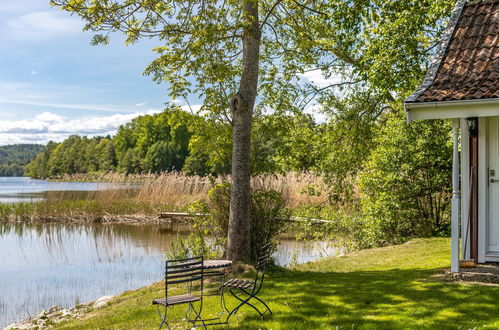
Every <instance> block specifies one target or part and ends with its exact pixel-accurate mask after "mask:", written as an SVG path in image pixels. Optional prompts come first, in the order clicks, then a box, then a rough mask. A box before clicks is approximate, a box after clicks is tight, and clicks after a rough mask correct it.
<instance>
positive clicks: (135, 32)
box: [51, 0, 453, 259]
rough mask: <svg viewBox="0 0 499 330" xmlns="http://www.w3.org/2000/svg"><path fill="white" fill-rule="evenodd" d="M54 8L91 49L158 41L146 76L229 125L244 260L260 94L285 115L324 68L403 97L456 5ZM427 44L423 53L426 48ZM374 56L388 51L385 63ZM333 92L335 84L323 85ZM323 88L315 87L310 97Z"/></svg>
mask: <svg viewBox="0 0 499 330" xmlns="http://www.w3.org/2000/svg"><path fill="white" fill-rule="evenodd" d="M51 3H52V4H53V5H55V6H59V7H61V8H62V9H63V10H66V11H69V12H71V13H76V14H77V15H79V16H80V17H81V18H82V19H83V20H84V21H85V22H86V23H87V24H86V29H87V30H92V31H95V32H97V33H98V34H96V35H95V37H94V39H93V42H94V43H95V44H97V43H107V42H108V41H109V39H108V37H109V34H108V32H109V31H111V32H112V31H121V32H123V33H124V34H125V35H126V37H127V40H126V42H127V43H133V42H136V41H138V40H139V39H140V38H142V37H149V38H157V40H159V41H160V42H161V45H160V46H159V47H157V48H156V49H155V51H156V52H157V53H158V58H157V59H156V60H154V61H153V62H152V63H151V65H149V67H148V68H147V69H146V73H148V74H152V75H153V77H154V79H155V80H156V81H158V82H167V83H168V84H169V91H170V95H171V96H172V97H174V98H179V97H180V98H181V97H184V98H186V97H187V95H188V94H192V93H194V94H197V95H199V96H200V97H202V98H203V99H204V104H203V107H202V110H209V111H210V113H211V115H213V116H221V117H224V116H225V117H226V118H230V122H231V124H232V141H233V143H232V162H231V165H232V169H231V174H232V189H231V194H232V196H231V212H230V226H229V234H228V256H229V257H230V258H231V259H246V258H247V257H248V251H249V248H248V247H249V241H248V237H249V234H250V233H249V231H250V224H249V218H250V214H249V212H250V208H249V204H250V185H249V182H250V162H251V159H250V146H251V127H252V118H253V113H254V110H255V102H256V97H257V91H259V95H260V97H261V101H260V103H259V105H258V107H257V108H259V109H260V111H263V110H264V109H267V108H268V109H273V110H275V111H278V112H281V111H284V112H285V111H289V110H290V109H291V108H293V107H296V106H297V105H296V104H295V103H296V102H295V101H296V98H297V97H298V95H299V94H300V93H299V90H301V87H300V86H301V85H300V83H299V80H300V79H299V74H300V73H303V72H304V71H305V70H313V69H321V70H322V71H323V72H324V74H325V76H326V77H329V76H331V75H332V74H337V73H343V74H349V73H351V76H354V77H353V78H354V79H353V80H354V81H355V80H357V79H360V80H365V81H367V82H369V83H370V84H372V85H374V86H379V88H380V90H381V91H383V93H384V95H385V96H386V97H387V98H391V97H392V94H391V92H392V91H394V90H395V91H397V92H398V91H400V90H403V91H404V92H406V91H407V89H406V87H407V85H411V86H412V85H413V82H414V81H415V80H418V79H419V78H420V77H421V74H420V72H421V70H422V68H421V67H419V68H417V66H418V65H420V64H424V61H425V59H424V58H425V55H427V54H424V53H423V52H420V50H419V48H418V46H420V45H422V44H423V45H426V44H428V43H429V42H430V41H432V40H433V39H432V36H431V34H432V33H433V32H434V31H431V30H430V31H428V30H427V29H426V27H428V26H435V25H437V24H436V22H437V21H438V20H440V19H441V18H442V17H443V16H445V15H447V13H448V11H449V9H450V5H451V3H453V1H450V0H446V1H439V2H434V1H419V0H418V1H416V0H404V1H381V0H377V1H365V0H354V1H344V0H343V1H340V0H329V1H326V0H321V1H314V0H272V1H270V0H269V1H267V0H242V1H235V0H228V1H217V0H206V1H193V0H182V1H173V0H147V1H142V0H123V1H119V0H52V1H51ZM387 18H388V19H387ZM102 32H104V34H102ZM438 32H439V31H436V33H437V34H438ZM394 40H395V41H394ZM426 46H427V47H426V48H423V49H431V48H430V47H429V45H426ZM380 54H386V58H383V56H380ZM415 67H416V68H415ZM415 69H416V70H415ZM392 72H396V78H397V79H393V77H394V75H393V74H391V73H392ZM349 75H350V74H349ZM394 81H395V83H393V82H394ZM406 81H407V83H406ZM351 83H353V81H352V82H351ZM333 85H336V86H337V85H338V84H332V85H331V86H328V87H334V86H333ZM320 91H321V90H318V89H316V88H315V87H312V92H313V93H314V92H315V93H319V92H320ZM229 95H231V96H232V97H229ZM229 98H230V100H229ZM229 109H230V112H229V111H228V110H229ZM257 110H258V109H257ZM257 112H258V111H257ZM119 148H120V147H119ZM142 151H144V150H142ZM120 152H121V148H120Z"/></svg>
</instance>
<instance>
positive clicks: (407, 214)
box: [359, 110, 452, 246]
mask: <svg viewBox="0 0 499 330" xmlns="http://www.w3.org/2000/svg"><path fill="white" fill-rule="evenodd" d="M450 132H451V128H450V124H449V123H448V122H444V121H429V122H416V123H412V124H407V122H406V119H405V114H404V113H403V111H402V110H401V111H400V112H399V113H396V114H392V115H390V116H389V118H388V120H387V123H386V125H385V126H384V127H383V129H381V131H380V132H379V134H378V136H377V137H376V139H375V141H374V142H375V145H376V148H375V149H374V150H373V152H372V154H371V156H370V157H369V160H368V162H367V164H366V166H365V169H364V170H363V172H362V173H361V174H360V176H359V186H360V189H361V194H362V208H363V211H364V214H365V215H366V216H367V224H366V227H365V231H366V236H367V239H366V242H368V244H369V245H371V246H375V245H379V244H387V243H397V242H401V241H403V240H405V239H407V238H410V237H416V236H417V237H421V236H430V235H433V234H437V233H439V232H441V231H444V232H445V228H447V227H448V225H449V223H448V222H449V203H450V198H451V189H452V187H451V182H452V180H451V176H452V171H451V168H452V163H451V162H452V143H451V142H452V141H451V139H450Z"/></svg>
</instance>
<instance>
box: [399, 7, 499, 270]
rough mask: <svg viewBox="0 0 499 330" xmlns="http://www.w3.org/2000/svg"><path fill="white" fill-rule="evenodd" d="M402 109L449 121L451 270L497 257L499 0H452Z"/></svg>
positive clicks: (414, 115)
mask: <svg viewBox="0 0 499 330" xmlns="http://www.w3.org/2000/svg"><path fill="white" fill-rule="evenodd" d="M405 107H406V111H407V118H408V120H409V121H413V120H428V119H452V121H453V127H454V131H453V132H454V134H453V135H454V162H453V198H452V211H451V212H452V257H451V258H452V267H451V271H452V272H458V271H459V259H460V258H461V259H474V260H476V261H477V262H478V263H486V262H499V0H475V1H464V0H460V1H459V2H458V3H457V5H456V7H455V9H454V11H453V14H452V17H451V20H450V22H449V25H448V27H447V30H446V33H445V35H444V38H443V40H442V44H441V47H440V49H439V51H438V52H437V54H436V56H435V58H434V60H433V62H432V64H431V66H430V69H429V71H428V74H427V76H426V78H425V80H424V82H423V84H422V86H421V87H420V88H419V89H418V90H417V91H416V92H414V94H412V95H411V96H410V97H409V98H408V99H407V100H406V101H405ZM459 143H460V148H459ZM460 238H461V248H460V245H459V239H460Z"/></svg>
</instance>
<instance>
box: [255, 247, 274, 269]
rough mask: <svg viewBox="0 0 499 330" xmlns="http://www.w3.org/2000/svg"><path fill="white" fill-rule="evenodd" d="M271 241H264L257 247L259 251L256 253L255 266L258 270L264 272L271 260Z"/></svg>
mask: <svg viewBox="0 0 499 330" xmlns="http://www.w3.org/2000/svg"><path fill="white" fill-rule="evenodd" d="M272 248H273V246H272V243H270V242H269V243H265V244H264V245H262V246H261V247H260V249H259V251H258V252H257V254H256V265H255V268H256V270H257V271H259V272H265V270H266V268H267V266H268V264H269V262H270V260H271V254H272Z"/></svg>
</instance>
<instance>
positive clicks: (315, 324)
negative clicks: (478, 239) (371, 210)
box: [234, 269, 499, 329]
mask: <svg viewBox="0 0 499 330" xmlns="http://www.w3.org/2000/svg"><path fill="white" fill-rule="evenodd" d="M439 272H441V271H440V270H438V269H437V270H421V269H410V270H407V269H404V270H398V269H393V270H386V271H353V272H348V273H334V272H324V273H318V272H307V271H290V272H283V273H276V274H273V275H271V280H269V281H266V283H265V285H264V288H263V290H262V297H263V298H264V300H266V301H267V302H269V303H270V306H271V308H272V310H273V311H274V315H273V316H271V317H270V318H268V319H266V320H265V321H261V320H260V319H259V318H258V317H257V316H256V313H253V312H252V311H251V310H250V309H249V308H248V309H246V310H245V311H246V314H244V315H242V316H241V315H239V317H237V318H238V320H237V321H238V323H239V324H237V326H236V325H234V327H237V328H238V329H241V328H243V329H244V328H246V329H255V328H260V329H265V328H273V329H276V328H283V329H324V328H326V329H327V328H337V327H338V328H339V329H352V328H354V329H358V328H364V329H366V328H367V329H393V328H397V329H400V328H434V329H455V328H466V329H467V328H472V327H476V326H484V325H486V324H492V323H494V322H495V321H499V308H497V306H498V302H499V287H491V286H479V285H466V284H456V283H449V282H443V281H440V280H439V279H438V278H436V277H434V276H432V275H434V274H438V273H439Z"/></svg>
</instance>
